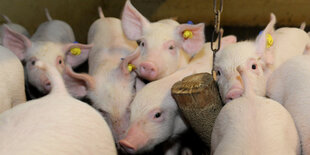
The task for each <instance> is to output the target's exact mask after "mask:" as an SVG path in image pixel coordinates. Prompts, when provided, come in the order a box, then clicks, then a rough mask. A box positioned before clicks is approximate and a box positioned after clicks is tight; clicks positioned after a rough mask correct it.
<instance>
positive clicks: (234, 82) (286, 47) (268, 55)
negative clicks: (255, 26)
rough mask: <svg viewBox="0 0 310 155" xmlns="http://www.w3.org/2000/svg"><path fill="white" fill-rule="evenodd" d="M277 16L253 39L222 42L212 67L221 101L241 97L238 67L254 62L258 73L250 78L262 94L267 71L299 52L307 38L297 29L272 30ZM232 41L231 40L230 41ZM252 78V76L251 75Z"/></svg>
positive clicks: (241, 90)
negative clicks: (226, 43)
mask: <svg viewBox="0 0 310 155" xmlns="http://www.w3.org/2000/svg"><path fill="white" fill-rule="evenodd" d="M275 23H276V17H275V15H274V14H271V20H270V22H269V24H268V25H267V26H266V28H265V29H264V30H263V31H262V32H261V33H260V35H258V37H257V38H256V40H255V41H242V42H238V43H236V44H231V45H227V46H226V45H224V46H223V47H222V48H221V50H220V51H219V52H218V53H217V54H216V57H215V65H214V69H215V71H216V73H217V82H218V85H219V90H220V94H221V97H222V100H223V102H225V103H227V102H229V101H231V100H233V99H235V98H238V97H240V96H241V95H242V94H243V92H244V84H243V81H242V78H241V76H240V74H239V72H237V67H238V66H240V65H242V64H245V62H247V61H248V60H255V61H256V60H257V64H255V63H253V67H252V69H253V70H257V76H256V78H255V79H253V80H252V82H253V83H252V85H254V86H255V92H256V94H258V95H260V96H265V85H266V80H267V79H268V77H269V75H270V73H272V72H273V70H274V69H275V68H277V67H278V66H279V65H281V64H282V63H283V62H285V61H286V60H287V59H289V58H290V57H293V56H296V55H300V54H302V52H303V49H304V47H305V45H306V43H307V42H309V37H308V36H307V34H306V33H305V32H304V31H303V30H301V29H298V28H281V29H278V30H276V31H275V30H274V25H275ZM232 43H233V42H232ZM253 78H254V77H253Z"/></svg>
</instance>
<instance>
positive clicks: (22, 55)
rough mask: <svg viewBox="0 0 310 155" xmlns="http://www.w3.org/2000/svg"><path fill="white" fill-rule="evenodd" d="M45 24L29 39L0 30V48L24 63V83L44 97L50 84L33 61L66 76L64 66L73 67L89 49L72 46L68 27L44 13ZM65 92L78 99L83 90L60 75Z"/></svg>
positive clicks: (71, 32) (11, 31)
mask: <svg viewBox="0 0 310 155" xmlns="http://www.w3.org/2000/svg"><path fill="white" fill-rule="evenodd" d="M47 17H48V19H49V21H47V22H44V23H42V24H41V25H40V26H39V28H38V29H37V31H36V32H35V33H34V34H33V36H32V37H31V39H28V38H27V37H26V36H25V35H23V34H20V33H18V32H15V31H13V30H12V29H10V28H9V27H7V26H5V27H4V36H3V46H5V47H7V48H9V49H10V50H11V51H12V52H14V53H15V54H16V55H17V57H18V58H19V59H20V60H21V61H23V62H24V64H25V72H26V75H27V76H26V77H27V81H28V82H29V83H30V84H31V85H32V86H34V87H35V88H37V89H38V90H39V91H41V92H42V93H43V94H46V93H48V92H49V91H50V89H51V83H50V81H49V80H48V78H47V76H46V74H45V73H43V71H42V70H41V69H38V68H37V67H35V66H34V64H35V63H34V62H35V61H36V60H41V61H43V62H44V63H47V64H49V65H53V66H55V67H56V68H57V69H58V71H59V72H60V73H66V72H65V71H64V70H65V65H66V64H69V65H70V66H72V67H76V66H78V65H80V64H81V63H83V62H84V61H85V60H86V59H87V57H88V51H89V50H90V49H91V47H92V46H91V45H84V44H78V43H73V42H74V40H75V39H74V34H73V31H72V29H71V27H70V26H69V25H68V24H67V23H65V22H63V21H60V20H52V19H51V17H50V15H49V14H48V13H47ZM72 48H80V49H81V53H74V54H73V53H71V52H70V49H72ZM63 77H64V79H65V83H66V85H67V87H68V88H69V92H70V93H71V94H72V95H73V96H74V97H78V98H79V97H81V96H83V95H85V94H82V93H83V92H84V91H83V90H85V87H81V86H78V85H77V83H78V82H79V81H78V80H75V79H73V78H71V77H70V76H69V75H66V74H63Z"/></svg>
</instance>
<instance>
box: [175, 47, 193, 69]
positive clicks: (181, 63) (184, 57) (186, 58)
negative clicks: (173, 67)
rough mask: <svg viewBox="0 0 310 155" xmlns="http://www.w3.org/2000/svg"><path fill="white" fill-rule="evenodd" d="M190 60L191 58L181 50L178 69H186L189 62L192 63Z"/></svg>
mask: <svg viewBox="0 0 310 155" xmlns="http://www.w3.org/2000/svg"><path fill="white" fill-rule="evenodd" d="M190 59H191V57H190V56H189V55H188V54H186V53H185V52H184V51H183V50H182V49H180V59H179V60H180V61H179V64H178V68H184V67H186V66H187V65H188V64H189V62H190Z"/></svg>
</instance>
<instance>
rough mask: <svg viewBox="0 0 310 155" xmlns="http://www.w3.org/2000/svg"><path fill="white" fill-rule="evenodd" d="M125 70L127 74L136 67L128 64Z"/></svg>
mask: <svg viewBox="0 0 310 155" xmlns="http://www.w3.org/2000/svg"><path fill="white" fill-rule="evenodd" d="M127 69H128V71H129V72H131V71H132V70H134V69H136V66H135V65H133V64H128V66H127Z"/></svg>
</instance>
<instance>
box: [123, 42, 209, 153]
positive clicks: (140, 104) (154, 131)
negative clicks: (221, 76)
mask: <svg viewBox="0 0 310 155" xmlns="http://www.w3.org/2000/svg"><path fill="white" fill-rule="evenodd" d="M203 49H204V50H203V51H204V52H205V54H201V55H203V56H201V59H200V61H196V62H195V63H193V64H189V65H188V66H187V67H185V68H183V69H180V70H178V71H177V72H175V73H173V74H171V75H169V76H167V77H165V78H162V79H160V80H157V81H154V82H151V83H149V84H147V85H146V86H145V87H143V88H142V89H141V90H140V91H139V92H137V94H136V97H135V98H134V100H133V102H132V103H131V105H130V110H131V115H130V126H129V129H128V130H127V133H126V137H125V138H124V139H122V140H120V141H119V143H120V145H122V147H123V148H124V149H125V150H126V151H127V152H129V153H136V152H143V151H146V150H150V149H152V148H153V147H154V146H155V145H157V144H159V143H161V142H163V141H165V140H167V139H169V138H170V137H174V136H176V135H178V134H179V133H181V132H183V131H185V130H186V129H187V127H186V125H185V124H184V122H183V120H182V118H181V116H180V113H179V112H178V108H177V104H176V103H175V100H174V99H173V98H172V96H171V87H172V85H173V84H174V83H175V82H177V81H179V80H181V79H182V78H184V77H185V76H188V75H191V74H194V73H201V72H211V69H212V51H211V50H210V44H209V43H207V44H205V46H204V48H203Z"/></svg>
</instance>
